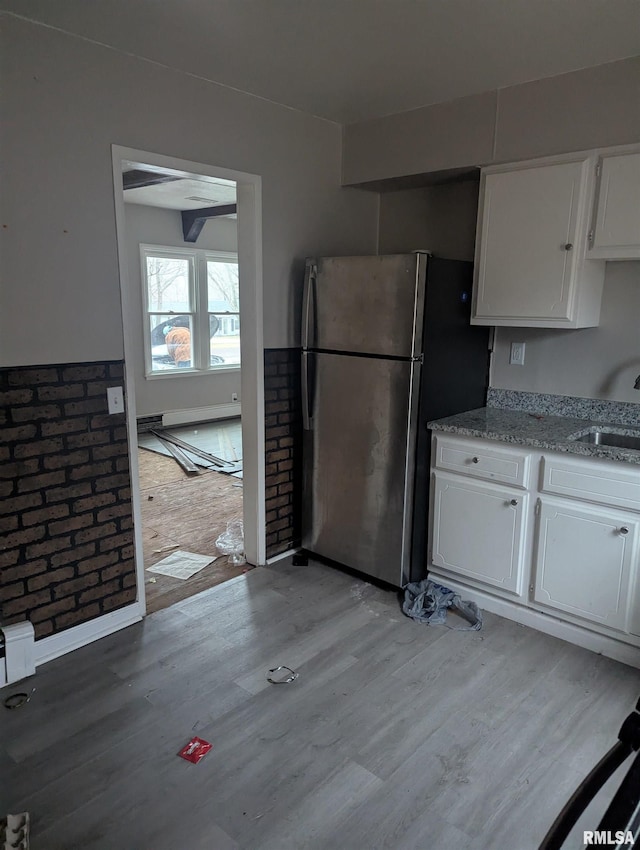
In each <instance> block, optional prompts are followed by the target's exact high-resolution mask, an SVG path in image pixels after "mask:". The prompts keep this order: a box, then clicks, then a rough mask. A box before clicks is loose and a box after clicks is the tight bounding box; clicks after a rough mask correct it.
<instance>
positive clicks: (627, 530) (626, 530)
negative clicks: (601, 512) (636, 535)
mask: <svg viewBox="0 0 640 850" xmlns="http://www.w3.org/2000/svg"><path fill="white" fill-rule="evenodd" d="M628 533H629V529H628V528H627V526H626V525H623V526H622V528H621V529H620V534H628Z"/></svg>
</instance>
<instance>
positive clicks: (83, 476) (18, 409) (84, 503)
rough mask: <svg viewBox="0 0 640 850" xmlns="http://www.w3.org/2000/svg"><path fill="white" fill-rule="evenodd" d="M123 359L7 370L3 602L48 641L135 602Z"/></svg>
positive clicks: (2, 432) (0, 550)
mask: <svg viewBox="0 0 640 850" xmlns="http://www.w3.org/2000/svg"><path fill="white" fill-rule="evenodd" d="M123 383H124V380H123V364H122V362H121V361H117V362H113V361H110V362H106V363H83V364H68V365H60V366H41V367H25V368H16V369H0V401H1V403H0V500H1V501H0V535H1V537H0V605H1V611H2V622H3V623H4V624H5V625H8V624H10V623H15V622H18V621H20V620H24V619H29V620H31V622H32V623H33V625H34V628H35V633H36V638H42V637H45V636H47V635H50V634H53V633H55V632H60V631H62V630H63V629H66V628H69V627H70V626H75V625H77V624H78V623H82V622H85V621H86V620H90V619H93V618H94V617H98V616H100V615H101V614H106V613H108V612H110V611H114V610H115V609H116V608H121V607H122V606H124V605H127V604H129V603H131V602H134V601H135V598H136V575H135V567H134V560H133V519H132V513H131V492H130V479H129V455H128V446H127V434H126V423H125V414H124V413H122V414H116V415H109V414H108V410H107V394H106V391H107V387H110V386H122V385H123Z"/></svg>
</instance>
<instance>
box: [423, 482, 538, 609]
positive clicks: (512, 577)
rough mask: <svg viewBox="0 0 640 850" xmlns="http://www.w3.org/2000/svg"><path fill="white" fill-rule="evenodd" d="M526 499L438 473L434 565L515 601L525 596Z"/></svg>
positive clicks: (492, 486)
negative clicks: (514, 597)
mask: <svg viewBox="0 0 640 850" xmlns="http://www.w3.org/2000/svg"><path fill="white" fill-rule="evenodd" d="M527 503H528V496H527V494H526V493H525V494H523V493H522V492H520V491H516V490H512V489H510V488H508V487H503V486H500V485H497V484H489V483H485V482H481V481H477V480H474V479H470V478H466V477H464V476H458V475H448V474H446V473H436V475H435V483H434V497H433V538H432V541H433V542H432V555H433V563H434V564H435V565H437V566H439V567H441V568H442V569H444V570H447V571H450V572H453V573H456V574H458V575H463V576H466V577H467V578H471V579H474V580H476V581H479V582H481V583H482V584H485V585H489V586H491V587H493V588H497V589H499V590H501V591H505V592H508V593H509V594H513V595H517V596H519V595H521V593H522V570H523V554H524V552H523V549H524V547H523V540H524V533H523V532H524V522H525V517H526V507H527Z"/></svg>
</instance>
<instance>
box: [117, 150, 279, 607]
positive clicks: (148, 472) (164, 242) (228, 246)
mask: <svg viewBox="0 0 640 850" xmlns="http://www.w3.org/2000/svg"><path fill="white" fill-rule="evenodd" d="M113 166H114V187H115V201H116V221H117V228H118V251H119V264H120V276H121V293H122V308H123V309H122V312H123V332H124V343H125V363H126V387H127V398H128V403H127V412H128V416H127V420H128V432H129V450H130V457H131V461H132V464H131V465H132V470H131V472H132V476H131V477H132V489H133V494H132V495H133V503H134V522H135V536H136V561H137V577H138V601H139V603H140V604H141V607H142V608H143V610H146V611H147V612H148V613H152V612H153V611H157V610H160V609H161V608H165V607H168V606H169V605H172V604H174V603H175V602H177V601H180V600H182V599H185V598H187V597H189V596H191V595H193V594H195V593H198V592H200V591H202V590H205V589H207V588H209V587H212V586H215V585H216V584H220V583H221V582H223V581H226V580H228V579H229V578H232V577H234V576H236V575H239V574H240V573H242V572H243V571H244V570H246V569H250V568H251V567H252V566H255V565H260V564H264V563H265V554H264V552H265V541H264V530H263V529H264V412H263V411H264V390H263V364H262V356H263V354H262V298H261V294H262V293H261V278H260V266H261V263H260V260H261V254H260V217H259V209H260V206H259V200H260V179H259V178H258V177H256V176H255V175H247V174H241V173H236V172H231V171H229V170H226V169H217V168H212V167H210V166H206V165H202V164H198V163H186V162H184V161H181V160H175V159H171V158H167V157H162V156H158V155H154V154H147V153H144V152H140V151H132V150H130V149H125V148H116V147H114V150H113ZM227 532H230V533H231V536H232V537H233V543H232V544H231V545H228V546H227V547H224V546H222V547H219V546H217V545H216V541H218V539H219V538H220V537H221V536H223V539H224V536H225V535H226V536H227V538H228V534H227ZM239 533H240V534H241V535H242V537H241V540H240V543H239V542H238V537H239ZM227 542H228V541H227ZM220 548H222V549H223V550H224V549H225V548H226V549H230V550H231V551H230V552H229V553H224V551H223V552H221V551H220ZM196 556H198V557H196ZM245 558H246V563H245Z"/></svg>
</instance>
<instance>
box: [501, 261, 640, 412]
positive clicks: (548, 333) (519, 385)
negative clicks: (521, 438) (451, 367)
mask: <svg viewBox="0 0 640 850" xmlns="http://www.w3.org/2000/svg"><path fill="white" fill-rule="evenodd" d="M512 342H525V343H526V351H525V363H524V366H510V365H509V351H510V348H511V343H512ZM493 361H494V362H493V377H492V380H491V385H492V386H494V387H499V388H500V389H513V390H527V391H529V392H540V393H557V394H558V395H572V396H579V397H583V398H604V399H611V400H613V401H631V402H636V403H638V405H639V407H638V414H639V415H640V392H638V390H634V389H633V383H634V381H635V378H636V376H637V375H638V374H640V262H624V263H623V262H618V263H607V266H606V274H605V281H604V290H603V295H602V311H601V313H600V325H599V326H598V327H597V328H583V329H582V330H577V331H561V330H554V329H552V328H549V329H544V328H498V329H497V331H496V347H495V352H494V355H493Z"/></svg>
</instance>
